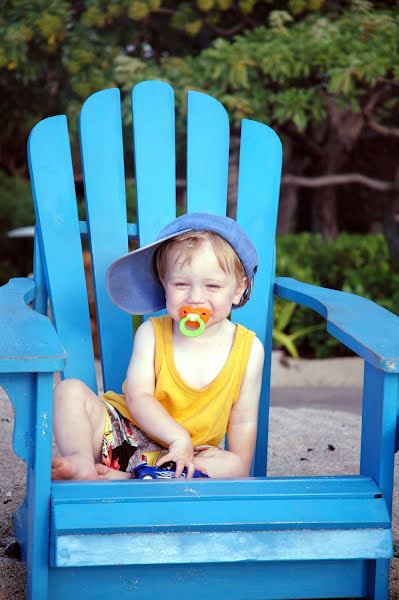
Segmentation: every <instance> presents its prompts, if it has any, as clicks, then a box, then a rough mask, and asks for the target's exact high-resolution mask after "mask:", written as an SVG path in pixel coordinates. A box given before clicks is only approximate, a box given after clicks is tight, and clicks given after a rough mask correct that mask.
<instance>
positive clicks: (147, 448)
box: [102, 402, 167, 473]
mask: <svg viewBox="0 0 399 600" xmlns="http://www.w3.org/2000/svg"><path fill="white" fill-rule="evenodd" d="M104 409H105V428H104V437H103V447H102V461H103V464H104V465H106V466H107V467H110V468H111V469H115V470H117V471H126V472H127V473H130V472H131V471H132V470H133V469H134V467H137V465H138V464H140V463H141V462H142V460H143V458H142V455H143V454H145V453H147V452H148V453H150V452H159V453H161V452H162V451H164V452H165V453H166V452H167V450H165V448H163V447H162V446H160V445H159V444H157V443H156V442H154V440H152V439H151V438H149V437H148V435H146V434H145V433H144V432H143V431H141V429H139V428H138V427H136V425H133V423H131V422H130V421H129V420H128V419H126V418H125V417H123V416H122V415H121V414H120V412H118V411H117V410H116V408H114V407H113V406H112V405H111V404H108V402H104Z"/></svg>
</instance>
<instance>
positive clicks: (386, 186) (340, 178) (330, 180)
mask: <svg viewBox="0 0 399 600" xmlns="http://www.w3.org/2000/svg"><path fill="white" fill-rule="evenodd" d="M281 183H282V184H283V185H292V186H302V187H309V188H316V187H325V186H331V185H346V184H348V183H359V184H360V185H364V186H366V187H369V188H371V189H373V190H376V191H377V192H393V191H396V190H399V183H398V182H396V181H381V180H380V179H372V178H371V177H367V176H366V175H361V174H360V173H341V174H338V175H322V176H320V177H302V176H300V175H290V174H287V175H283V177H282V178H281Z"/></svg>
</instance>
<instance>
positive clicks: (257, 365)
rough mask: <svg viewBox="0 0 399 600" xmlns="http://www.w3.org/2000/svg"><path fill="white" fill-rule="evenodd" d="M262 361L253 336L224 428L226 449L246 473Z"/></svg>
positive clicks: (260, 348) (252, 445) (253, 440)
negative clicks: (226, 439)
mask: <svg viewBox="0 0 399 600" xmlns="http://www.w3.org/2000/svg"><path fill="white" fill-rule="evenodd" d="M263 362H264V350H263V346H262V343H261V342H260V341H259V340H258V338H255V339H254V342H253V344H252V349H251V353H250V356H249V359H248V365H247V370H246V372H245V375H244V379H243V382H242V384H241V391H240V396H239V398H238V400H237V402H236V403H235V404H234V406H233V410H232V411H231V414H230V419H229V424H228V429H227V435H228V440H229V450H230V451H231V452H234V453H235V454H238V455H239V456H240V458H241V460H242V461H243V463H244V466H245V473H246V475H249V471H250V468H251V461H252V456H253V453H254V449H255V443H256V432H257V426H258V405H259V395H260V388H261V384H262V371H263Z"/></svg>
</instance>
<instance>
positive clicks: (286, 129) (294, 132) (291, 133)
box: [279, 123, 323, 158]
mask: <svg viewBox="0 0 399 600" xmlns="http://www.w3.org/2000/svg"><path fill="white" fill-rule="evenodd" d="M279 129H280V131H282V132H283V133H285V134H286V135H287V136H288V137H290V138H291V139H293V140H295V141H297V142H299V143H300V144H302V145H304V146H305V147H306V149H307V150H308V152H309V154H310V155H311V156H314V157H316V158H321V157H322V156H323V151H322V149H321V148H320V147H319V146H318V145H317V144H315V143H314V142H313V141H312V140H311V139H310V137H309V136H306V135H304V134H303V133H301V132H300V131H299V130H298V129H296V127H294V126H292V125H291V124H290V123H289V124H287V125H279Z"/></svg>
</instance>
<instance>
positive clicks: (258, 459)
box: [232, 120, 282, 476]
mask: <svg viewBox="0 0 399 600" xmlns="http://www.w3.org/2000/svg"><path fill="white" fill-rule="evenodd" d="M281 164H282V149H281V142H280V140H279V138H278V136H277V135H276V133H275V132H274V131H273V130H272V129H270V127H267V126H266V125H263V124H262V123H257V122H256V121H249V120H244V121H243V122H242V127H241V146H240V162H239V179H238V192H237V221H238V222H239V223H240V224H241V225H242V226H243V228H244V229H245V231H248V232H249V234H250V236H251V239H252V241H253V243H254V244H255V247H256V249H257V252H258V257H259V268H258V272H257V274H256V277H255V285H254V289H253V292H252V295H251V299H250V301H249V302H248V304H246V305H245V306H244V307H243V308H240V309H239V310H238V311H233V313H232V319H233V321H235V320H239V322H240V323H241V324H242V325H245V326H246V327H248V328H249V329H252V330H253V331H255V333H256V335H257V336H258V338H259V339H260V340H261V341H262V342H263V344H264V346H265V367H264V370H263V382H262V390H261V395H260V400H259V423H258V438H257V442H256V452H255V459H254V472H255V475H257V476H262V475H265V473H266V464H267V443H268V420H269V403H270V364H271V350H272V345H271V336H272V328H273V286H274V269H275V260H274V259H275V235H276V233H275V232H276V223H277V208H278V198H279V190H280V176H281Z"/></svg>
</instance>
